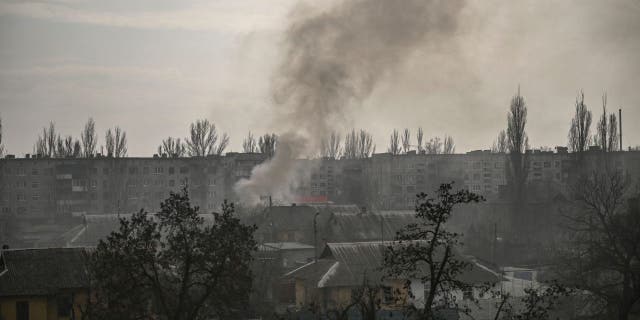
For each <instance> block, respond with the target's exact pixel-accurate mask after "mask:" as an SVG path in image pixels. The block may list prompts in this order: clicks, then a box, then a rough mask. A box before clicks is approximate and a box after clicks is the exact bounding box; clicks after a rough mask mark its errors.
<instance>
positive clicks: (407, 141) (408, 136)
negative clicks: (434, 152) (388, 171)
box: [402, 128, 411, 153]
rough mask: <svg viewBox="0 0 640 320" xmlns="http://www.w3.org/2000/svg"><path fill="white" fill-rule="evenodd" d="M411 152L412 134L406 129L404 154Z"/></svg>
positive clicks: (403, 142) (403, 135) (403, 137)
mask: <svg viewBox="0 0 640 320" xmlns="http://www.w3.org/2000/svg"><path fill="white" fill-rule="evenodd" d="M409 150H411V132H410V131H409V129H406V128H405V129H404V131H403V132H402V152H404V153H408V152H409Z"/></svg>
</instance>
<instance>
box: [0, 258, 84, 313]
mask: <svg viewBox="0 0 640 320" xmlns="http://www.w3.org/2000/svg"><path fill="white" fill-rule="evenodd" d="M87 254H88V251H87V249H85V248H47V249H7V250H2V251H1V252H0V318H2V319H3V320H54V319H55V320H60V319H80V316H81V313H82V309H83V306H84V305H85V304H86V303H87V299H88V292H89V290H88V288H89V278H88V275H87V272H86V267H85V266H86V265H85V262H86V261H87V260H86V259H87Z"/></svg>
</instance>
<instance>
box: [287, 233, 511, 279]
mask: <svg viewBox="0 0 640 320" xmlns="http://www.w3.org/2000/svg"><path fill="white" fill-rule="evenodd" d="M391 243H392V242H381V241H372V242H351V243H328V244H327V246H326V247H325V249H324V251H323V252H322V254H321V255H320V257H319V259H318V261H317V263H313V262H312V263H309V264H307V265H304V266H302V267H300V268H298V269H296V270H293V271H291V272H289V273H288V274H286V275H285V277H291V278H298V279H303V280H305V281H306V282H308V284H310V285H313V286H318V287H340V286H358V285H361V284H362V283H363V282H364V281H365V280H366V281H368V282H369V283H379V282H380V279H381V278H382V276H383V274H384V271H383V270H381V266H382V262H383V260H384V251H385V249H386V247H387V246H389V244H391ZM458 259H461V260H466V261H468V262H471V265H472V267H471V268H470V269H468V270H466V271H465V272H463V273H462V274H460V276H459V280H461V281H464V282H467V283H486V282H497V281H499V280H500V277H499V276H498V275H497V274H495V273H494V272H492V271H491V270H489V269H488V268H486V267H483V266H480V265H478V264H477V263H476V262H475V261H471V260H469V259H467V258H464V257H461V256H459V257H458Z"/></svg>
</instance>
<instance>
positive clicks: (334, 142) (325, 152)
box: [320, 131, 342, 159]
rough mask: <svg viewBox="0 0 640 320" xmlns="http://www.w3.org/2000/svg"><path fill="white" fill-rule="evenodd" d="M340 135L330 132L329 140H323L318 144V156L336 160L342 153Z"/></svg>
mask: <svg viewBox="0 0 640 320" xmlns="http://www.w3.org/2000/svg"><path fill="white" fill-rule="evenodd" d="M340 144H341V137H340V134H339V133H337V132H335V131H332V132H331V134H330V135H329V138H323V139H322V141H321V142H320V155H321V156H322V157H323V158H329V159H337V158H339V157H340V154H341V153H342V147H341V145H340Z"/></svg>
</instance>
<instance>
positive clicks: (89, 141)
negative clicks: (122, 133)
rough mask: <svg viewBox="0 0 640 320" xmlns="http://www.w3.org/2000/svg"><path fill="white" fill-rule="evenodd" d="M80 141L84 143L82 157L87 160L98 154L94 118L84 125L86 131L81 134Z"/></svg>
mask: <svg viewBox="0 0 640 320" xmlns="http://www.w3.org/2000/svg"><path fill="white" fill-rule="evenodd" d="M80 140H81V141H82V156H83V157H85V158H91V157H93V156H94V155H95V154H96V145H97V144H98V137H97V136H96V123H95V121H93V118H89V120H87V123H86V124H85V125H84V129H83V130H82V132H81V133H80Z"/></svg>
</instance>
